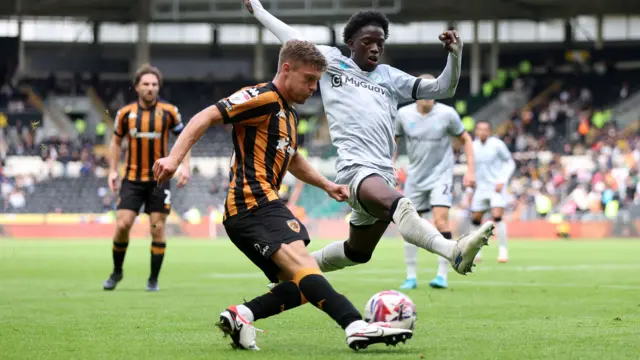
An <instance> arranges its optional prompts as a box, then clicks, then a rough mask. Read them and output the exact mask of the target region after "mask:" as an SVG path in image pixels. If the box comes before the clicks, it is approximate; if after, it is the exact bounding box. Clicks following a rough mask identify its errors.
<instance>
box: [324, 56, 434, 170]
mask: <svg viewBox="0 0 640 360" xmlns="http://www.w3.org/2000/svg"><path fill="white" fill-rule="evenodd" d="M318 48H320V50H321V51H322V52H323V53H324V55H325V57H326V59H327V63H328V67H327V71H326V72H325V73H324V74H323V75H322V79H321V80H320V92H321V93H322V102H323V105H324V110H325V112H326V114H327V120H328V123H329V131H330V134H331V141H332V143H333V145H335V147H336V148H337V150H338V162H337V164H336V170H337V171H338V172H340V171H341V170H343V169H344V168H347V167H349V166H351V165H364V166H367V167H370V168H374V169H377V170H381V171H383V172H391V173H392V172H393V162H392V154H394V153H395V150H396V144H395V119H396V115H397V113H398V104H402V103H407V102H410V101H412V100H415V99H416V97H417V94H416V93H417V91H418V85H419V84H420V81H421V79H420V78H416V77H414V76H411V75H409V74H407V73H405V72H403V71H400V70H398V69H395V68H393V67H391V66H388V65H378V66H377V67H376V69H375V70H374V71H372V72H366V71H362V70H360V68H359V67H358V66H357V65H356V64H355V62H354V61H353V60H352V59H350V58H348V57H346V56H343V55H342V53H341V52H340V50H339V49H338V48H334V47H329V46H318Z"/></svg>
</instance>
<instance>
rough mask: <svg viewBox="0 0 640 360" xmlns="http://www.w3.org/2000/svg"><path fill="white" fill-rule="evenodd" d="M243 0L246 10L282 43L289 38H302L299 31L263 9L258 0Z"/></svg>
mask: <svg viewBox="0 0 640 360" xmlns="http://www.w3.org/2000/svg"><path fill="white" fill-rule="evenodd" d="M243 2H244V6H246V8H247V10H249V12H250V13H251V14H253V16H255V17H256V19H257V20H258V21H259V22H260V23H261V24H262V25H263V26H264V27H266V28H267V29H269V31H271V32H272V33H273V35H275V36H276V37H277V38H278V39H279V40H280V41H281V42H282V43H283V44H284V43H286V42H287V41H289V40H304V38H303V37H302V33H300V31H298V30H296V29H294V28H292V27H291V26H289V25H287V24H285V23H284V22H282V21H281V20H280V19H278V18H277V17H275V16H273V15H271V13H269V12H268V11H267V10H265V9H264V7H262V3H260V0H243Z"/></svg>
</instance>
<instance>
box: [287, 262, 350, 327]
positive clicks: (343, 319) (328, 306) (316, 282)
mask: <svg viewBox="0 0 640 360" xmlns="http://www.w3.org/2000/svg"><path fill="white" fill-rule="evenodd" d="M298 287H299V288H300V292H302V295H304V297H305V298H306V299H307V300H308V301H309V302H310V303H311V304H313V306H315V307H317V308H318V309H320V310H322V311H324V312H325V313H327V315H329V316H331V318H332V319H333V320H335V321H336V322H337V323H338V324H339V325H340V326H341V327H342V328H343V329H345V328H346V327H347V326H349V324H351V323H352V322H354V321H357V320H362V315H360V312H359V311H358V310H356V308H355V307H354V306H353V304H352V303H351V301H349V299H347V298H346V297H345V296H344V295H342V294H339V293H338V292H337V291H336V290H335V289H334V288H333V287H332V286H331V284H329V281H327V279H326V278H325V277H324V276H322V275H321V274H314V273H311V274H308V275H306V276H302V279H301V280H300V281H299V283H298Z"/></svg>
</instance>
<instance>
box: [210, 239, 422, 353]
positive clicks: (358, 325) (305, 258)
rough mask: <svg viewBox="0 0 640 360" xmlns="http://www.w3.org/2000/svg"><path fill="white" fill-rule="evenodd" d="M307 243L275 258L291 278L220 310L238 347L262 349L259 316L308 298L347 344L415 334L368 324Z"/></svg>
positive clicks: (402, 338) (363, 344) (357, 346)
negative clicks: (258, 335) (341, 331)
mask: <svg viewBox="0 0 640 360" xmlns="http://www.w3.org/2000/svg"><path fill="white" fill-rule="evenodd" d="M305 253H306V249H305V247H304V243H303V242H302V241H296V242H294V243H292V244H283V245H282V246H281V248H280V249H279V250H278V251H277V252H276V253H275V254H274V255H273V257H272V260H273V261H274V262H275V263H276V264H277V265H278V266H279V267H280V269H283V271H282V274H281V277H285V278H291V279H292V281H284V282H281V283H279V284H278V285H276V286H275V287H273V288H272V290H271V291H270V292H269V293H267V294H265V295H262V296H259V297H257V298H255V299H253V300H251V301H249V302H247V303H245V304H243V305H239V306H231V307H229V308H228V309H226V310H225V311H223V312H222V313H221V314H220V323H219V327H220V328H221V329H222V330H223V331H224V332H225V334H229V335H231V337H232V339H233V341H234V344H235V346H236V347H238V348H242V349H249V350H258V347H257V346H256V344H255V330H256V329H255V327H253V325H252V323H253V322H254V321H256V320H258V319H263V318H266V317H269V316H273V315H276V314H278V313H280V312H282V311H286V310H289V309H292V308H295V307H297V306H299V305H301V304H303V303H305V302H307V301H308V302H310V303H312V304H313V305H314V306H315V307H317V308H318V309H320V310H322V311H324V312H325V313H326V314H327V315H329V316H330V317H331V318H332V319H333V320H334V321H336V323H338V324H339V325H340V326H341V327H342V328H343V329H344V330H345V333H346V336H347V344H348V345H349V346H350V347H351V348H352V349H355V350H358V349H363V348H366V347H367V346H369V345H371V344H374V343H380V342H382V343H386V344H396V343H398V342H400V341H405V340H407V339H409V338H411V336H412V332H411V331H410V330H404V329H392V328H390V327H389V326H388V324H371V325H370V324H367V323H366V322H364V321H363V320H362V316H361V314H360V313H359V312H358V310H357V309H356V308H355V307H354V306H353V304H352V303H351V302H350V301H349V300H348V299H347V298H346V297H345V296H344V295H342V294H339V293H338V292H337V291H335V289H334V288H333V287H332V286H331V284H329V282H328V281H327V279H326V278H325V277H324V276H323V275H322V273H321V272H320V270H319V269H318V267H317V265H316V261H315V259H314V258H312V257H311V256H310V255H309V254H308V253H306V254H305Z"/></svg>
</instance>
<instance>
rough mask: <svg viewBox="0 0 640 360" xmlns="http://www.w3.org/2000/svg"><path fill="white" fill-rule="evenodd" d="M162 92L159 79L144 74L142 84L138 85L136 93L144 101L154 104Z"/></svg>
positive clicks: (141, 79)
mask: <svg viewBox="0 0 640 360" xmlns="http://www.w3.org/2000/svg"><path fill="white" fill-rule="evenodd" d="M158 91H160V83H159V82H158V77H157V76H155V75H154V74H144V75H142V77H141V78H140V82H138V85H136V92H137V93H138V96H139V97H140V99H142V101H144V102H146V103H152V102H153V101H155V100H156V98H157V97H158Z"/></svg>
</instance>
